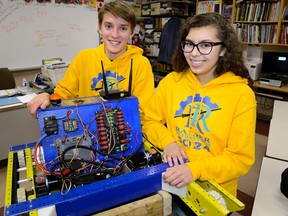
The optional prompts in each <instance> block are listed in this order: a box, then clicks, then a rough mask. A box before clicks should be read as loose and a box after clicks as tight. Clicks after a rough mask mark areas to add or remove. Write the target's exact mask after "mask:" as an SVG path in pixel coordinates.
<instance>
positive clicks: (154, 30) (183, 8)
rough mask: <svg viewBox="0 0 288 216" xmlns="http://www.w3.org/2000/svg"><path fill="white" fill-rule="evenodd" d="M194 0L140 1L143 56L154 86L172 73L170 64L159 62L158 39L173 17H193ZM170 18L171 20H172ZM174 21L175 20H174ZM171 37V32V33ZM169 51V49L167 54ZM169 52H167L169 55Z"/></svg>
mask: <svg viewBox="0 0 288 216" xmlns="http://www.w3.org/2000/svg"><path fill="white" fill-rule="evenodd" d="M195 10H196V0H169V1H164V0H153V1H152V0H142V2H141V17H142V19H143V20H144V28H145V32H146V34H145V38H144V48H143V49H144V55H145V56H146V57H147V58H148V59H149V60H150V63H151V65H152V68H153V73H154V77H155V86H157V85H158V83H159V81H160V80H161V79H162V78H163V77H165V76H166V75H167V74H168V73H169V72H171V71H172V67H171V65H170V63H168V62H166V61H164V62H163V61H161V59H160V60H159V58H158V57H159V52H160V48H161V46H160V44H161V43H160V38H161V34H162V30H163V28H165V25H166V23H168V21H169V20H170V19H171V18H172V17H173V18H175V17H179V18H180V19H186V18H187V17H190V16H194V15H195ZM173 18H172V19H173ZM174 20H175V19H174ZM174 30H175V29H174ZM171 35H173V34H172V32H171ZM168 51H170V50H169V49H168V50H167V52H168ZM170 53H171V52H169V54H170Z"/></svg>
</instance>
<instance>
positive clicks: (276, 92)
mask: <svg viewBox="0 0 288 216" xmlns="http://www.w3.org/2000/svg"><path fill="white" fill-rule="evenodd" d="M254 87H255V89H256V95H259V96H263V97H269V98H273V99H278V100H285V99H286V98H287V97H288V84H287V85H284V86H281V87H275V86H270V85H264V84H260V83H259V81H254Z"/></svg>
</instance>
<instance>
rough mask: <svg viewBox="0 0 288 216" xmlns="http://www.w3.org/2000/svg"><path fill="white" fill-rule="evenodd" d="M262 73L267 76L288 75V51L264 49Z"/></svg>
mask: <svg viewBox="0 0 288 216" xmlns="http://www.w3.org/2000/svg"><path fill="white" fill-rule="evenodd" d="M261 75H263V76H264V77H267V78H282V77H287V76H288V52H270V51H264V52H263V55H262V67H261Z"/></svg>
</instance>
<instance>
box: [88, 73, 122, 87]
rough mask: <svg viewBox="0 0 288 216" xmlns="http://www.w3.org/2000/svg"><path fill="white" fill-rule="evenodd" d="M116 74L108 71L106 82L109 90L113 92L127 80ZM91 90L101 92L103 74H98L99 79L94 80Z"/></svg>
mask: <svg viewBox="0 0 288 216" xmlns="http://www.w3.org/2000/svg"><path fill="white" fill-rule="evenodd" d="M116 76H117V75H116V72H114V73H112V72H111V71H110V70H107V71H106V81H107V87H108V90H113V89H117V88H118V84H119V83H120V82H122V81H123V80H125V77H123V76H122V75H121V76H117V78H116ZM91 89H93V90H101V89H103V74H102V72H100V73H98V77H93V78H92V85H91Z"/></svg>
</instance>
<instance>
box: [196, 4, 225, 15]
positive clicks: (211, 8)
mask: <svg viewBox="0 0 288 216" xmlns="http://www.w3.org/2000/svg"><path fill="white" fill-rule="evenodd" d="M211 12H215V13H220V14H222V1H199V2H198V5H197V14H203V13H211Z"/></svg>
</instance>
